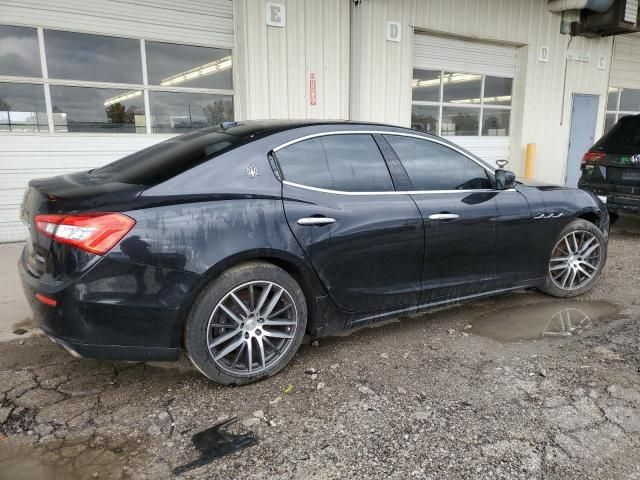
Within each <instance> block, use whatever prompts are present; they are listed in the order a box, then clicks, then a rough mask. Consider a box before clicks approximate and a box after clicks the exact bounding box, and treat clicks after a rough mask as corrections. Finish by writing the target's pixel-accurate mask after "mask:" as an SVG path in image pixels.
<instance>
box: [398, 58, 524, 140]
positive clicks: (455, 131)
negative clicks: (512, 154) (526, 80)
mask: <svg viewBox="0 0 640 480" xmlns="http://www.w3.org/2000/svg"><path fill="white" fill-rule="evenodd" d="M411 87H412V109H411V127H412V128H415V129H417V130H422V131H425V132H429V133H434V134H437V135H442V136H456V135H466V136H508V135H509V124H510V121H511V101H512V90H513V79H511V78H502V77H491V76H488V75H477V74H472V73H462V72H446V71H438V70H424V69H417V68H416V69H414V70H413V80H412V83H411Z"/></svg>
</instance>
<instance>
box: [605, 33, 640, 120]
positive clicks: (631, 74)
mask: <svg viewBox="0 0 640 480" xmlns="http://www.w3.org/2000/svg"><path fill="white" fill-rule="evenodd" d="M638 52H640V37H638V36H635V35H624V36H617V37H615V40H614V47H613V59H612V60H611V76H610V78H609V95H608V98H607V115H606V117H605V131H608V130H609V129H610V128H611V127H613V125H614V124H615V123H616V122H617V121H618V120H619V119H620V118H622V117H626V116H628V115H637V114H640V56H639V55H638Z"/></svg>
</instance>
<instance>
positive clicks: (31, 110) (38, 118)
mask: <svg viewBox="0 0 640 480" xmlns="http://www.w3.org/2000/svg"><path fill="white" fill-rule="evenodd" d="M48 131H49V129H48V123H47V109H46V107H45V101H44V87H43V86H42V85H38V84H32V83H1V82H0V132H48Z"/></svg>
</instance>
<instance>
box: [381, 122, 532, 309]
mask: <svg viewBox="0 0 640 480" xmlns="http://www.w3.org/2000/svg"><path fill="white" fill-rule="evenodd" d="M384 138H385V140H386V141H387V142H388V143H389V144H390V146H391V148H392V149H393V151H394V153H395V155H396V156H397V158H398V160H399V161H400V163H401V164H402V166H403V167H404V169H405V171H406V173H407V175H408V176H409V179H410V181H411V183H412V191H411V196H412V197H413V199H414V200H415V202H416V204H417V205H418V207H419V208H420V212H421V213H422V216H423V219H424V222H425V259H424V266H423V273H422V283H423V296H422V303H423V304H427V303H435V302H439V301H446V300H449V299H453V298H461V297H466V296H471V295H477V294H482V293H485V292H490V291H494V290H499V289H502V288H509V287H512V286H515V284H516V280H517V279H516V275H517V266H518V263H517V262H515V263H514V261H513V260H515V259H517V255H521V254H522V249H526V242H527V239H526V238H525V237H523V235H522V233H523V232H525V231H526V228H527V224H528V222H529V221H530V213H529V208H528V205H527V202H526V199H525V198H524V197H523V196H522V195H521V194H520V193H518V192H516V191H515V190H509V191H499V190H496V189H495V188H494V181H493V179H492V177H491V175H490V174H489V171H488V169H487V167H486V166H484V165H482V164H480V163H479V162H477V161H475V160H474V159H473V158H471V157H470V156H468V155H466V154H465V153H463V152H461V151H458V150H456V149H454V148H453V147H451V146H450V145H447V144H445V143H444V142H440V141H439V140H437V139H430V138H426V137H420V136H412V135H406V134H405V135H401V134H387V135H384ZM509 238H512V240H513V241H512V242H511V243H509V248H508V249H504V243H505V241H508V239H509Z"/></svg>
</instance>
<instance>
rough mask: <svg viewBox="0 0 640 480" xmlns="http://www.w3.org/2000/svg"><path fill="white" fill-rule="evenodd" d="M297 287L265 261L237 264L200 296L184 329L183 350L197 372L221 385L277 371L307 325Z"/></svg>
mask: <svg viewBox="0 0 640 480" xmlns="http://www.w3.org/2000/svg"><path fill="white" fill-rule="evenodd" d="M306 319H307V308H306V302H305V298H304V294H303V292H302V289H301V288H300V286H299V285H298V283H297V282H296V281H295V280H294V279H293V278H292V277H291V275H289V274H288V273H287V272H286V271H284V270H283V269H281V268H279V267H277V266H275V265H273V264H270V263H266V262H250V263H244V264H241V265H237V266H235V267H233V268H230V269H229V270H226V271H225V272H223V273H222V274H221V275H220V276H219V277H218V278H216V279H215V280H214V281H212V282H211V283H210V284H209V285H208V286H207V287H206V288H205V290H204V291H203V292H202V294H201V295H200V297H199V298H198V300H197V301H196V303H195V305H194V306H193V308H192V310H191V313H190V315H189V318H188V320H187V325H186V329H185V347H186V349H187V352H188V354H189V358H190V359H191V361H192V363H193V364H194V365H195V366H196V368H197V369H198V370H200V372H202V373H203V374H204V375H205V376H207V377H208V378H209V379H211V380H213V381H215V382H217V383H222V384H225V385H227V384H238V385H241V384H246V383H251V382H255V381H257V380H260V379H262V378H265V377H268V376H271V375H273V374H275V373H276V372H278V371H279V370H280V369H282V368H283V367H284V366H285V365H286V364H287V363H289V361H290V360H291V358H293V356H294V354H295V352H296V350H297V349H298V347H299V346H300V343H301V342H302V338H303V336H304V333H305V328H306V322H307V320H306Z"/></svg>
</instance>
